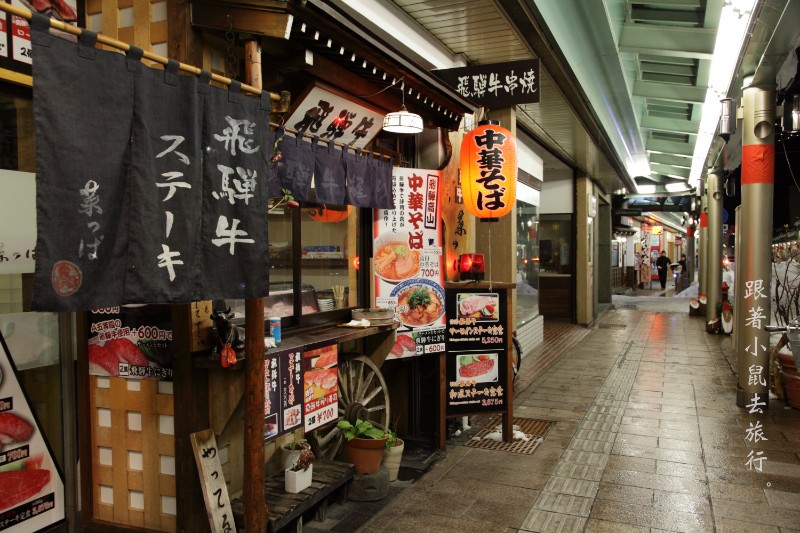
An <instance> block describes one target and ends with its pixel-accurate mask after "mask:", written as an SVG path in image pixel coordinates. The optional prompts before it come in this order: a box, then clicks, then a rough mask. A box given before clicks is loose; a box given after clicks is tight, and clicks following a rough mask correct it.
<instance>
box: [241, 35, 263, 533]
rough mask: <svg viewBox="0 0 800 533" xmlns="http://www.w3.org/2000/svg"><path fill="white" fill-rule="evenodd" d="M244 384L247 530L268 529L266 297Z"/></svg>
mask: <svg viewBox="0 0 800 533" xmlns="http://www.w3.org/2000/svg"><path fill="white" fill-rule="evenodd" d="M244 55H245V80H246V81H247V83H249V84H251V85H253V86H254V87H257V88H259V89H260V88H261V83H262V80H261V46H260V44H259V42H258V40H257V39H252V40H249V41H247V42H245V43H244ZM244 319H245V360H244V363H245V384H244V391H245V394H244V472H245V475H244V494H243V497H244V511H245V514H244V524H245V526H244V527H245V530H246V531H256V532H261V531H266V530H267V520H268V518H269V509H268V508H267V502H266V499H265V498H264V301H263V299H262V298H248V299H247V300H245V317H244Z"/></svg>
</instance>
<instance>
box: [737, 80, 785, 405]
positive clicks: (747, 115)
mask: <svg viewBox="0 0 800 533" xmlns="http://www.w3.org/2000/svg"><path fill="white" fill-rule="evenodd" d="M742 107H743V111H744V113H743V116H744V121H743V126H742V205H741V209H740V211H739V215H740V216H741V220H738V219H737V221H736V233H737V234H738V237H739V241H740V242H739V247H738V248H737V249H736V270H737V272H736V277H737V278H741V283H739V286H740V287H742V288H743V290H740V291H736V294H735V298H736V305H735V306H734V310H735V312H736V313H737V315H742V316H743V317H744V318H745V320H746V322H745V326H744V328H743V329H742V331H740V332H739V335H738V336H737V339H738V340H739V350H738V351H737V353H736V355H737V366H738V376H739V384H738V387H737V390H736V405H738V406H739V407H745V406H747V405H749V404H753V403H755V401H756V400H757V401H758V403H759V404H762V403H763V404H764V405H763V408H768V407H769V392H768V382H769V333H767V332H766V331H764V330H763V329H762V328H763V326H764V324H766V323H768V322H769V319H770V316H771V312H770V290H769V282H770V268H771V256H770V250H771V248H770V246H771V241H772V196H773V188H774V181H775V129H774V124H775V89H774V88H772V87H747V88H746V89H744V91H743V93H742ZM751 412H752V411H751Z"/></svg>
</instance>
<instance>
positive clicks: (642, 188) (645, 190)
mask: <svg viewBox="0 0 800 533" xmlns="http://www.w3.org/2000/svg"><path fill="white" fill-rule="evenodd" d="M636 190H637V191H639V192H640V193H642V194H653V193H654V192H656V186H655V185H637V186H636Z"/></svg>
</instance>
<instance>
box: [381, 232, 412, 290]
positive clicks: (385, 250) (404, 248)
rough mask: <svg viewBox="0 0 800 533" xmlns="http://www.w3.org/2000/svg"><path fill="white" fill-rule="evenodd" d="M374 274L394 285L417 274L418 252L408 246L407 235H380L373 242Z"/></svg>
mask: <svg viewBox="0 0 800 533" xmlns="http://www.w3.org/2000/svg"><path fill="white" fill-rule="evenodd" d="M374 262H375V273H376V274H377V275H378V276H379V277H380V278H381V279H383V280H385V281H388V282H392V283H396V282H399V281H403V280H406V279H409V278H413V277H414V276H416V275H417V274H418V273H419V251H417V250H412V249H411V248H409V246H408V234H407V233H404V234H392V233H388V234H386V235H382V236H381V237H379V238H378V239H377V240H376V241H375V260H374Z"/></svg>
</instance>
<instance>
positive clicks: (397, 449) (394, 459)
mask: <svg viewBox="0 0 800 533" xmlns="http://www.w3.org/2000/svg"><path fill="white" fill-rule="evenodd" d="M405 447H406V445H405V443H404V442H403V439H399V438H398V439H397V440H396V441H395V443H394V446H392V447H391V448H389V449H388V450H385V451H384V452H383V463H382V464H383V466H385V467H386V469H387V470H388V471H389V481H395V480H396V479H397V473H398V472H399V471H400V460H401V459H402V458H403V450H404V449H405Z"/></svg>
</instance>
